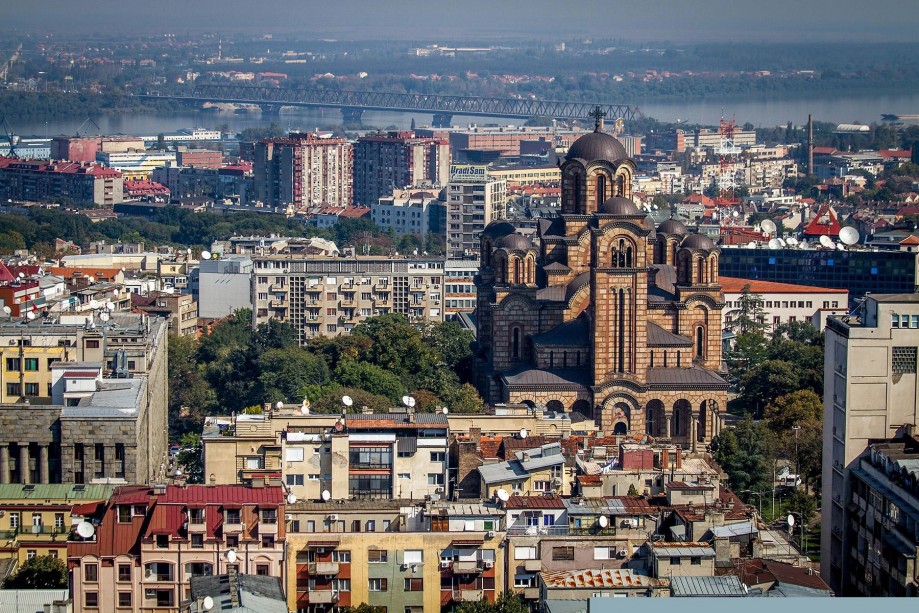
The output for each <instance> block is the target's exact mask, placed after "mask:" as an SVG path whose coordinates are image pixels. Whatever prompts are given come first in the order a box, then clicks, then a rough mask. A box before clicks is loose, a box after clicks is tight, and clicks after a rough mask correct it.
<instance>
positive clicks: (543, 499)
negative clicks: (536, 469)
mask: <svg viewBox="0 0 919 613" xmlns="http://www.w3.org/2000/svg"><path fill="white" fill-rule="evenodd" d="M504 506H505V507H506V508H508V509H564V508H565V503H564V502H563V501H562V499H561V497H559V496H511V497H510V498H509V499H508V501H507V502H506V503H504Z"/></svg>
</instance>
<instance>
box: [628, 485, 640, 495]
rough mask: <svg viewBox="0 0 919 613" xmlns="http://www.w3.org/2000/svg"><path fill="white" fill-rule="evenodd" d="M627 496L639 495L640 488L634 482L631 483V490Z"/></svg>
mask: <svg viewBox="0 0 919 613" xmlns="http://www.w3.org/2000/svg"><path fill="white" fill-rule="evenodd" d="M626 495H627V496H638V488H637V487H635V484H634V483H630V484H629V491H628V492H627V494H626Z"/></svg>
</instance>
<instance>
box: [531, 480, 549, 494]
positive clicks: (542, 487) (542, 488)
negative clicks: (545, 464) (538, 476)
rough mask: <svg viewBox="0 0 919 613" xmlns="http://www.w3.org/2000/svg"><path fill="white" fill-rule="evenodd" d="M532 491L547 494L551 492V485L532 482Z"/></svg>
mask: <svg viewBox="0 0 919 613" xmlns="http://www.w3.org/2000/svg"><path fill="white" fill-rule="evenodd" d="M533 490H535V491H537V492H549V491H552V483H551V482H549V481H534V482H533Z"/></svg>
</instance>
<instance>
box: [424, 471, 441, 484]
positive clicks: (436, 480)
mask: <svg viewBox="0 0 919 613" xmlns="http://www.w3.org/2000/svg"><path fill="white" fill-rule="evenodd" d="M443 484H444V474H443V473H428V485H443Z"/></svg>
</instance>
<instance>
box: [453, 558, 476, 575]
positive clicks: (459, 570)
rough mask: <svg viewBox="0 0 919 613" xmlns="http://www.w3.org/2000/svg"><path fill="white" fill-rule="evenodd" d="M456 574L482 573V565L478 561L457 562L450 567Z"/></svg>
mask: <svg viewBox="0 0 919 613" xmlns="http://www.w3.org/2000/svg"><path fill="white" fill-rule="evenodd" d="M450 568H451V570H453V573H454V574H472V573H480V572H482V563H481V562H479V561H478V560H464V561H455V562H453V564H451V566H450Z"/></svg>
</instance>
